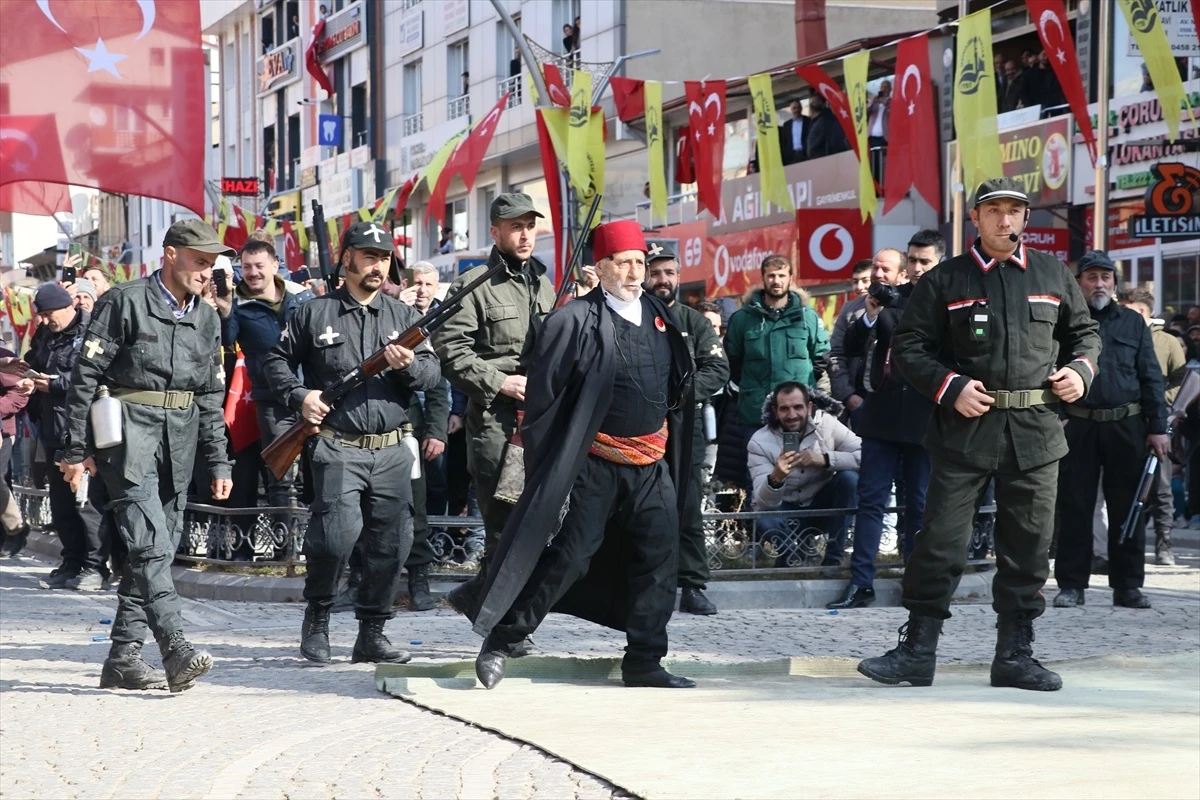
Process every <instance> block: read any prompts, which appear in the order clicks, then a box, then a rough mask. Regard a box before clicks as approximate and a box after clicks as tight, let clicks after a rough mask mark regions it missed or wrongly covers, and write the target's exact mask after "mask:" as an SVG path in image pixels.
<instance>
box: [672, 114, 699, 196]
mask: <svg viewBox="0 0 1200 800" xmlns="http://www.w3.org/2000/svg"><path fill="white" fill-rule="evenodd" d="M677 139H678V141H676V143H675V180H676V181H677V182H679V183H695V182H696V158H695V155H694V154H693V153H692V131H691V129H690V128H689V127H688V126H687V125H684V126H683V127H682V128H680V129H679V133H678V135H677Z"/></svg>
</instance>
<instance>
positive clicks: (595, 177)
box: [538, 108, 605, 228]
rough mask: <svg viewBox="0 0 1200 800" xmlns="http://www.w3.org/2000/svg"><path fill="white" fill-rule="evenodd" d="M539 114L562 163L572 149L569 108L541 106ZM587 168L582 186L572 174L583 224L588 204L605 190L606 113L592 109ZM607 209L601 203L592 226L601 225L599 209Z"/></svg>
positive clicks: (589, 125)
mask: <svg viewBox="0 0 1200 800" xmlns="http://www.w3.org/2000/svg"><path fill="white" fill-rule="evenodd" d="M538 113H539V114H541V115H542V120H543V121H544V122H545V123H546V131H547V133H549V134H550V143H551V144H553V145H554V153H555V155H557V156H558V160H559V161H561V162H562V163H564V164H565V163H566V162H567V156H568V155H569V151H570V136H571V126H570V113H571V112H570V109H566V108H539V109H538ZM585 155H586V158H587V171H586V172H584V173H582V174H581V175H580V177H581V178H582V179H583V180H582V183H583V186H582V187H581V186H580V185H579V184H578V183H576V182H575V178H574V176H572V175H570V174H569V171H568V177H570V178H571V185H572V186H574V187H575V192H576V199H578V200H579V220H580V222H581V223H582V222H583V220H584V217H586V216H587V210H588V207H589V206H591V203H592V197H593V196H594V195H595V193H596V192H600V193H601V194H603V193H604V173H605V170H604V157H605V148H604V112H603V111H593V112H592V116H591V120H590V121H589V123H588V147H587V152H586V154H585ZM603 209H604V204H603V203H601V205H600V209H599V210H598V211H597V213H596V218H595V220H594V221H593V222H592V227H593V228H594V227H595V226H597V225H599V224H600V217H601V214H600V213H599V211H602V210H603Z"/></svg>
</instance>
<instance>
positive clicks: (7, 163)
mask: <svg viewBox="0 0 1200 800" xmlns="http://www.w3.org/2000/svg"><path fill="white" fill-rule="evenodd" d="M207 91H208V87H207V85H206V84H205V74H204V54H203V51H202V50H201V45H200V4H199V3H197V2H177V1H176V0H172V1H171V2H166V1H165V0H121V2H115V0H71V2H66V0H37V2H34V1H33V0H29V2H9V1H8V0H5V2H0V131H3V133H2V134H0V135H2V136H3V138H4V139H5V140H7V139H9V138H16V139H17V140H19V142H20V143H21V144H22V145H25V147H23V148H18V150H19V153H18V154H11V155H10V154H9V153H8V151H7V148H6V150H5V151H4V154H5V155H4V159H3V162H2V163H0V185H3V184H8V183H12V182H15V181H18V180H27V181H47V182H50V183H69V184H75V185H78V186H90V187H93V188H96V189H102V190H104V191H107V192H114V193H124V194H133V195H142V196H145V197H157V198H159V199H161V200H166V201H169V202H172V203H177V204H179V205H181V206H184V207H185V208H188V209H191V210H192V211H194V212H196V213H203V212H204V156H205V152H204V132H205V126H206V125H207V119H208V107H207V102H206V101H205V100H204V99H203V98H204V97H206V96H207ZM35 116H48V117H50V118H51V119H52V121H53V128H52V130H53V131H54V133H53V135H51V136H50V137H49V138H36V139H33V140H32V141H33V142H35V143H36V145H37V152H35V153H33V154H32V155H31V154H30V152H28V145H29V144H30V141H29V140H26V139H25V138H23V137H22V136H21V135H20V132H21V130H22V129H21V128H20V126H19V125H18V124H17V123H16V122H15V120H17V119H19V118H22V117H24V118H29V117H35ZM54 152H56V153H57V154H58V156H47V155H46V154H47V153H54ZM59 157H61V161H60V160H59ZM52 162H53V164H52ZM16 163H20V164H22V165H23V166H25V167H27V169H26V171H25V172H24V173H19V172H18V171H17V170H16V169H14V168H13V164H16Z"/></svg>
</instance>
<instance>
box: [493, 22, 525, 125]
mask: <svg viewBox="0 0 1200 800" xmlns="http://www.w3.org/2000/svg"><path fill="white" fill-rule="evenodd" d="M513 22H515V23H517V27H518V28H519V27H520V25H521V18H520V17H514V18H513ZM523 69H524V64H523V63H522V62H521V53H520V51H519V50H517V41H516V39H514V38H513V36H512V34H511V33H510V32H509V30H508V26H507V25H505V24H504V23H503V22H497V23H496V98H497V99H499V98H501V97H504V95H506V94H507V95H509V98H508V106H507V107H508V108H512V107H514V106H519V105H521V92H522V89H523V88H524V81H523V80H522V78H521V73H522V70H523Z"/></svg>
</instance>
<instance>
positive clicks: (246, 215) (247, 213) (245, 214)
mask: <svg viewBox="0 0 1200 800" xmlns="http://www.w3.org/2000/svg"><path fill="white" fill-rule="evenodd" d="M242 219H243V220H245V221H246V235H247V236H249V235H250V234H252V233H254V212H253V211H251V210H250V209H248V208H243V209H242Z"/></svg>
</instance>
